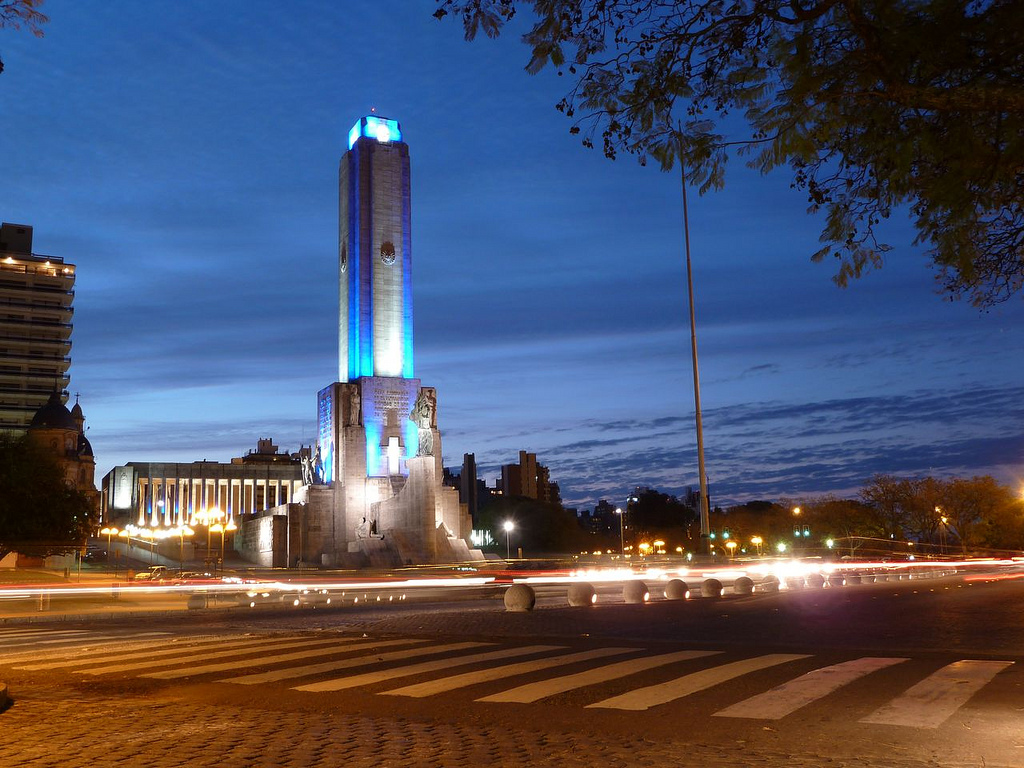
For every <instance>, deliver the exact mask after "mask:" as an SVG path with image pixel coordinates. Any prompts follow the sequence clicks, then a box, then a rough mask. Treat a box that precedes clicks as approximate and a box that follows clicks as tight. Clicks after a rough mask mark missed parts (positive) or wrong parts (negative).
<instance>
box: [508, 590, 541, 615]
mask: <svg viewBox="0 0 1024 768" xmlns="http://www.w3.org/2000/svg"><path fill="white" fill-rule="evenodd" d="M536 604H537V593H536V592H534V591H533V587H529V586H527V585H526V584H513V585H512V586H511V587H509V588H508V589H506V590H505V610H506V611H512V612H516V613H526V612H527V611H532V610H533V606H535V605H536Z"/></svg>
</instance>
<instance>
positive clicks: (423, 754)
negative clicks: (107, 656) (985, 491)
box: [0, 688, 1019, 768]
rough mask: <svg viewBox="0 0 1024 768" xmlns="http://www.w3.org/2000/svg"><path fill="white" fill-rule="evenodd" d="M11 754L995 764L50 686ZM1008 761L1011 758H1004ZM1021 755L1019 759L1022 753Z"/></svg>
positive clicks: (224, 766)
mask: <svg viewBox="0 0 1024 768" xmlns="http://www.w3.org/2000/svg"><path fill="white" fill-rule="evenodd" d="M0 718H2V720H0V733H2V741H3V745H2V747H0V764H2V765H5V766H20V767H21V768H50V767H51V766H53V767H56V766H94V767H95V768H106V767H107V766H117V767H118V768H121V767H122V766H152V767H153V768H173V767H175V766H189V767H190V768H199V767H201V766H216V767H217V768H259V767H262V766H267V767H268V768H270V767H275V768H276V767H280V768H307V767H311V766H318V767H319V766H323V767H324V768H327V767H329V766H353V767H356V768H358V767H359V766H367V767H369V766H374V767H375V768H390V767H391V766H394V767H396V768H397V767H399V766H417V767H419V766H422V767H423V768H435V767H436V768H449V767H450V768H462V767H463V766H467V767H470V766H565V767H566V768H575V767H576V766H579V768H590V767H591V766H608V767H609V768H620V767H621V768H625V767H626V766H629V767H630V768H634V767H637V766H639V767H643V766H652V767H654V766H682V767H683V768H687V767H688V766H694V767H696V766H701V767H702V768H738V767H739V766H744V767H747V766H787V767H788V768H821V767H822V766H827V768H928V767H931V768H937V767H941V768H967V766H970V767H971V768H978V767H979V766H982V765H984V766H986V767H987V768H996V767H997V766H998V764H997V763H991V762H985V761H983V760H976V761H969V762H945V761H938V760H935V759H915V758H912V757H906V756H902V755H900V754H895V753H894V754H888V755H884V756H874V757H863V758H861V757H841V756H836V755H832V754H826V753H823V752H817V753H811V752H802V751H801V750H800V749H799V748H794V749H793V750H765V749H757V748H753V747H749V746H748V745H745V744H743V743H729V744H727V745H721V744H717V745H715V744H707V743H701V742H696V743H692V742H691V743H684V742H681V741H679V742H676V741H667V742H666V741H661V742H652V741H649V740H646V739H644V738H639V737H638V738H614V737H612V738H603V737H596V736H594V735H593V734H579V733H568V732H564V731H559V730H550V731H545V732H543V733H539V732H537V731H536V730H533V729H530V730H527V729H515V728H508V727H495V726H491V725H487V724H486V723H484V724H481V723H478V722H472V723H465V724H457V723H448V722H420V721H416V720H409V719H402V718H389V717H372V716H354V715H345V714H334V713H331V712H323V713H312V714H311V713H309V712H288V711H285V712H274V711H267V710H265V709H263V708H262V707H233V706H222V705H217V706H214V705H206V706H203V705H197V704H196V703H195V702H183V701H179V700H176V699H174V698H167V697H164V698H152V699H150V698H142V699H141V700H140V699H138V698H137V697H132V698H131V699H128V700H124V699H118V698H107V697H103V698H96V697H92V696H80V695H73V696H68V695H67V694H66V692H63V691H61V690H59V689H56V688H43V689H39V690H34V691H32V692H31V693H27V694H25V695H23V696H19V697H18V699H17V700H16V702H15V704H14V705H13V706H12V707H10V709H9V710H8V711H7V712H5V713H3V714H2V715H0ZM1005 765H1006V766H1007V768H1009V766H1010V763H1006V764H1005ZM1017 765H1018V766H1019V763H1018V764H1017Z"/></svg>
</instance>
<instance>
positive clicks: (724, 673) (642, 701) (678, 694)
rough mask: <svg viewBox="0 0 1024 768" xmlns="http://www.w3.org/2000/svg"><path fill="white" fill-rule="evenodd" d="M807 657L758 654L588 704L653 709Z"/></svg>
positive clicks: (802, 655) (618, 707)
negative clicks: (744, 676)
mask: <svg viewBox="0 0 1024 768" xmlns="http://www.w3.org/2000/svg"><path fill="white" fill-rule="evenodd" d="M806 658H808V656H807V655H806V654H800V653H770V654H767V655H765V656H755V657H754V658H752V659H743V660H742V661H734V662H732V663H731V664H722V665H721V666H718V667H711V668H710V669H704V670H701V671H700V672H694V673H693V674H690V675H683V676H682V677H677V678H676V679H675V680H669V681H668V682H665V683H660V684H659V685H651V686H648V687H646V688H637V689H636V690H633V691H630V692H628V693H624V694H622V695H621V696H613V697H611V698H610V699H605V700H604V701H598V702H596V703H594V704H589V705H588V707H595V708H601V709H631V710H644V709H650V708H651V707H656V706H658V705H659V704H666V703H668V702H670V701H675V700H676V699H681V698H683V697H684V696H689V695H690V694H692V693H697V692H698V691H703V690H704V689H705V688H711V687H712V686H714V685H718V684H720V683H724V682H726V681H727V680H732V679H733V678H735V677H740V676H741V675H745V674H748V673H750V672H756V671H757V670H760V669H766V668H768V667H774V666H776V665H777V664H785V663H787V662H790V661H797V660H799V659H806Z"/></svg>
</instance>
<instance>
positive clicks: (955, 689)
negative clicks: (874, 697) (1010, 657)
mask: <svg viewBox="0 0 1024 768" xmlns="http://www.w3.org/2000/svg"><path fill="white" fill-rule="evenodd" d="M1011 664H1013V662H1012V661H978V660H973V659H966V660H963V661H956V662H953V663H952V664H947V665H946V666H945V667H943V668H942V669H940V670H938V671H937V672H934V673H933V674H931V675H929V676H928V677H926V678H925V679H924V680H922V681H921V682H919V683H917V684H916V685H914V686H911V687H910V688H908V689H907V690H906V691H904V692H903V694H902V695H900V696H898V697H897V698H895V699H893V700H892V701H891V702H889V703H888V704H886V705H885V706H884V707H881V708H880V709H877V710H875V711H874V712H872V713H871V714H870V715H868V716H867V717H864V718H861V721H860V722H862V723H879V724H882V725H904V726H910V727H912V728H938V727H939V726H940V725H941V724H942V723H943V722H945V720H946V719H947V718H949V717H950V716H951V715H952V714H953V713H954V712H956V711H957V710H958V709H959V708H960V707H962V706H963V705H964V704H966V703H967V700H968V699H970V698H971V696H973V695H974V694H975V693H977V692H978V691H979V690H980V689H981V688H982V687H983V686H984V685H985V684H986V683H988V682H989V681H990V680H991V679H992V678H993V677H995V676H996V675H997V674H999V673H1000V672H1002V671H1003V670H1004V669H1006V668H1007V667H1009V666H1010V665H1011Z"/></svg>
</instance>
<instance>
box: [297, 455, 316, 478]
mask: <svg viewBox="0 0 1024 768" xmlns="http://www.w3.org/2000/svg"><path fill="white" fill-rule="evenodd" d="M299 463H300V464H301V465H302V484H303V485H312V484H313V460H312V459H310V458H309V456H307V455H306V454H303V455H302V456H301V457H300V458H299Z"/></svg>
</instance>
